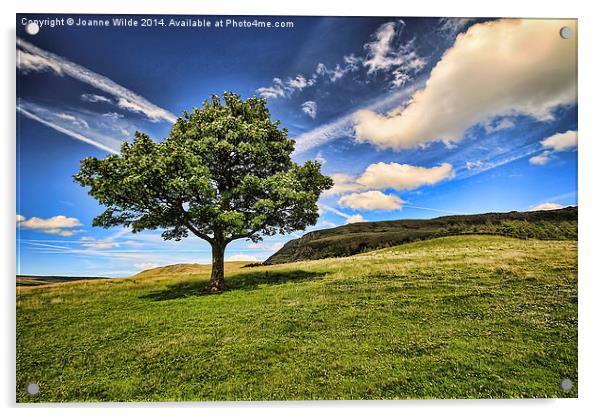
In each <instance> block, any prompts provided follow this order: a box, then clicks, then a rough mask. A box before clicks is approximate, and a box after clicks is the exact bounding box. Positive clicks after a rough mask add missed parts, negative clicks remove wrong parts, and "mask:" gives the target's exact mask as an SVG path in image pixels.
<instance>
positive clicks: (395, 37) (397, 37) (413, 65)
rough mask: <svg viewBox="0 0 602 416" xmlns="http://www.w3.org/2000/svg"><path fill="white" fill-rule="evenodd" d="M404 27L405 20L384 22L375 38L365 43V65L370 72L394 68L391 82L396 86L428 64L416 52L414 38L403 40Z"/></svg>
mask: <svg viewBox="0 0 602 416" xmlns="http://www.w3.org/2000/svg"><path fill="white" fill-rule="evenodd" d="M404 27H405V23H404V21H403V20H398V21H395V22H387V23H384V24H382V25H381V26H380V27H379V28H378V30H377V31H376V32H375V33H374V34H373V35H372V37H373V38H374V40H373V41H372V42H369V43H366V44H365V45H364V49H366V50H367V56H366V58H365V59H364V60H363V65H364V66H365V67H367V68H368V74H369V75H370V74H373V73H376V72H379V71H385V72H386V71H389V70H393V69H394V71H393V77H394V79H393V81H392V82H391V83H392V85H393V86H394V87H400V86H402V85H403V84H405V83H406V82H407V81H409V80H410V79H411V78H412V76H411V75H413V74H415V73H417V72H419V71H420V70H421V69H423V68H424V67H425V66H426V64H427V62H426V60H425V59H424V58H422V57H421V56H419V55H418V53H417V52H416V48H415V46H414V39H411V40H410V41H408V42H405V43H403V42H402V41H401V35H402V33H403V29H404Z"/></svg>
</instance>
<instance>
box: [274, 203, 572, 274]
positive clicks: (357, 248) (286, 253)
mask: <svg viewBox="0 0 602 416" xmlns="http://www.w3.org/2000/svg"><path fill="white" fill-rule="evenodd" d="M577 214H578V209H577V207H567V208H562V209H558V210H551V211H532V212H516V211H512V212H507V213H487V214H476V215H453V216H445V217H439V218H434V219H430V220H396V221H379V222H362V223H354V224H348V225H344V226H341V227H336V228H330V229H327V230H318V231H312V232H309V233H307V234H305V235H304V236H303V237H301V238H298V239H295V240H291V241H289V242H287V243H286V244H285V245H284V247H282V248H281V249H280V250H278V251H277V252H276V253H274V254H273V255H272V256H271V257H269V258H268V259H267V260H266V261H265V262H264V264H266V265H267V264H279V263H289V262H293V261H300V260H315V259H322V258H327V257H343V256H350V255H354V254H357V253H361V252H364V251H369V250H375V249H379V248H383V247H389V246H394V245H399V244H405V243H409V242H412V241H417V240H427V239H431V238H437V237H443V236H450V235H464V234H489V235H502V236H508V237H517V238H523V239H529V238H535V239H539V240H576V239H577Z"/></svg>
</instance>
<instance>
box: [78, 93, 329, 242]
mask: <svg viewBox="0 0 602 416" xmlns="http://www.w3.org/2000/svg"><path fill="white" fill-rule="evenodd" d="M293 150H294V141H293V140H290V139H288V138H287V130H286V129H279V122H277V121H276V122H272V121H271V120H270V113H269V111H268V109H267V108H266V102H265V100H264V99H259V98H256V97H253V98H249V99H248V100H247V101H243V100H241V98H240V97H239V96H238V95H237V94H234V93H228V92H226V93H224V95H223V102H222V100H221V99H220V97H219V96H216V95H213V96H212V98H211V100H210V101H205V102H204V103H203V106H202V107H201V108H195V109H193V110H192V112H190V113H188V112H185V113H184V114H183V116H182V117H181V118H179V119H178V120H177V122H176V123H175V124H174V126H173V127H172V129H171V132H170V134H169V137H167V138H166V139H165V140H164V141H162V142H159V143H157V142H154V141H153V140H151V139H150V137H149V136H148V135H146V134H143V133H139V132H137V133H136V136H135V139H134V141H133V143H131V144H130V143H124V144H123V146H122V148H121V153H120V154H119V155H110V156H107V157H106V158H104V159H97V158H94V157H89V158H86V159H84V160H82V162H81V168H80V171H79V173H77V174H76V175H75V176H74V179H75V181H76V182H78V183H79V184H81V185H82V186H85V187H89V188H90V190H89V194H90V195H91V196H93V197H94V198H96V199H97V200H98V201H99V202H100V203H101V204H102V205H104V206H105V207H106V210H105V211H104V212H103V213H102V214H101V215H99V216H98V217H96V218H95V219H94V222H93V225H95V226H100V227H114V226H117V225H124V226H128V227H131V230H132V231H133V232H139V231H141V230H144V229H151V230H153V229H162V230H164V231H163V234H162V235H163V238H165V239H175V240H180V239H181V238H183V237H186V236H188V233H189V232H192V233H193V234H195V235H197V236H198V237H200V238H203V239H204V240H207V241H209V242H215V241H217V242H220V243H221V244H222V245H225V244H227V243H228V242H230V241H232V240H235V239H239V238H250V239H252V240H253V241H257V240H259V239H261V236H262V235H274V234H276V233H287V232H291V231H294V230H303V229H305V227H307V226H308V225H313V224H315V223H316V221H317V219H318V216H319V214H318V207H317V200H318V198H319V196H320V193H321V192H322V191H323V190H325V189H328V188H329V187H331V186H332V180H331V179H330V178H328V177H326V176H323V175H322V174H321V173H320V164H319V163H318V162H315V161H308V162H306V163H305V164H304V165H302V166H300V165H297V164H295V163H294V162H293V161H292V160H291V157H290V155H291V153H292V152H293Z"/></svg>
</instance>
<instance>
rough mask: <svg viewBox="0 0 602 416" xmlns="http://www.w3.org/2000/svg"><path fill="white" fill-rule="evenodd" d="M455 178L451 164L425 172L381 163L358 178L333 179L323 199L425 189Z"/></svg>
mask: <svg viewBox="0 0 602 416" xmlns="http://www.w3.org/2000/svg"><path fill="white" fill-rule="evenodd" d="M454 176H455V171H454V168H453V166H452V165H450V164H449V163H442V164H441V165H439V166H434V167H432V168H424V167H421V166H412V165H407V164H399V163H395V162H392V163H384V162H379V163H374V164H371V165H369V166H368V167H367V168H366V169H365V170H364V172H363V173H362V174H361V175H359V176H358V177H355V176H353V175H348V174H346V173H335V174H333V175H330V177H331V178H332V181H333V182H334V185H333V186H332V188H330V189H328V190H326V191H324V192H323V195H324V196H332V195H341V194H344V193H348V192H356V191H361V190H375V189H376V190H377V189H395V190H398V191H401V190H412V189H416V188H418V187H421V186H425V185H434V184H436V183H438V182H441V181H443V180H445V179H451V178H453V177H454Z"/></svg>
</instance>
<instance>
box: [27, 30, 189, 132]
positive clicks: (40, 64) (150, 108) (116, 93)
mask: <svg viewBox="0 0 602 416" xmlns="http://www.w3.org/2000/svg"><path fill="white" fill-rule="evenodd" d="M17 47H18V48H19V51H18V54H19V55H18V56H17V67H18V68H19V69H20V70H21V71H25V72H27V71H34V70H36V71H39V70H52V71H54V72H55V73H56V74H57V75H59V76H64V75H66V76H69V77H71V78H73V79H76V80H78V81H80V82H83V83H86V84H88V85H90V86H92V87H94V88H96V89H98V90H100V91H103V92H105V93H107V94H110V95H112V96H113V97H115V98H116V99H117V105H118V106H119V107H122V108H125V109H128V110H130V111H134V112H138V113H142V114H144V115H145V116H146V117H147V118H148V119H149V120H150V121H161V120H164V121H168V122H170V123H175V122H176V120H177V117H176V116H175V115H173V114H172V113H170V112H169V111H167V110H165V109H164V108H161V107H159V106H157V105H155V104H153V103H151V102H150V101H148V100H147V99H146V98H144V97H142V96H140V95H138V94H136V93H134V92H133V91H130V90H129V89H127V88H125V87H123V86H121V85H119V84H117V83H116V82H114V81H112V80H111V79H109V78H107V77H105V76H103V75H100V74H97V73H95V72H93V71H90V70H89V69H87V68H85V67H83V66H81V65H78V64H76V63H74V62H71V61H69V60H68V59H66V58H63V57H61V56H59V55H55V54H53V53H51V52H48V51H45V50H43V49H41V48H38V47H37V46H35V45H33V44H31V43H29V42H27V41H25V40H23V39H21V38H17Z"/></svg>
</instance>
